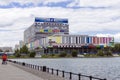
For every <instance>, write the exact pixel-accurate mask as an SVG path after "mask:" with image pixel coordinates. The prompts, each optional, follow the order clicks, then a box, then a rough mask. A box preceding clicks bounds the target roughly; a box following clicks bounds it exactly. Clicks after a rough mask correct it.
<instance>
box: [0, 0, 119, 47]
mask: <svg viewBox="0 0 120 80" xmlns="http://www.w3.org/2000/svg"><path fill="white" fill-rule="evenodd" d="M119 4H120V0H0V37H1V39H0V46H12V47H14V45H15V44H18V43H19V40H23V32H24V30H25V29H26V28H28V27H29V26H30V25H31V24H33V22H34V18H35V17H49V18H68V19H69V25H70V26H69V27H70V34H81V35H84V34H86V35H96V36H112V37H115V41H116V42H120V28H119V27H120V5H119Z"/></svg>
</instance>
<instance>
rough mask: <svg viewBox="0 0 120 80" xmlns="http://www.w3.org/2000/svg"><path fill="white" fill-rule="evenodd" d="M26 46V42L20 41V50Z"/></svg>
mask: <svg viewBox="0 0 120 80" xmlns="http://www.w3.org/2000/svg"><path fill="white" fill-rule="evenodd" d="M23 46H24V41H22V40H21V41H19V48H22V47H23Z"/></svg>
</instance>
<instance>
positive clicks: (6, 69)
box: [0, 60, 64, 80]
mask: <svg viewBox="0 0 120 80" xmlns="http://www.w3.org/2000/svg"><path fill="white" fill-rule="evenodd" d="M0 80H64V79H63V78H61V77H58V76H54V75H51V74H48V73H45V72H41V71H37V70H33V69H30V68H27V67H24V66H21V65H17V64H13V63H8V64H7V65H2V64H1V60H0Z"/></svg>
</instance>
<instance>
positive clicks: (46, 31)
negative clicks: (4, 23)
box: [24, 17, 114, 53]
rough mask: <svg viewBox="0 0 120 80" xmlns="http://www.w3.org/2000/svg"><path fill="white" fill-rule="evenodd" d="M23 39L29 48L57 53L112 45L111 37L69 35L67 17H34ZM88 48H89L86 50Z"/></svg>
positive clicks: (112, 39)
mask: <svg viewBox="0 0 120 80" xmlns="http://www.w3.org/2000/svg"><path fill="white" fill-rule="evenodd" d="M24 41H25V44H26V45H27V46H28V48H29V49H36V48H38V47H39V48H40V49H42V50H43V52H44V53H59V52H61V51H63V50H66V51H69V52H71V50H72V49H76V50H77V51H78V52H79V53H82V52H83V49H84V51H90V50H91V49H92V48H96V47H97V48H103V47H107V46H113V43H114V38H113V37H97V36H89V35H70V34H69V23H68V20H67V19H60V18H39V17H37V18H35V22H34V23H33V25H31V26H30V27H29V28H28V29H26V30H25V31H24ZM88 49H89V50H88Z"/></svg>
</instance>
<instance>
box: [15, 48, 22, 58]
mask: <svg viewBox="0 0 120 80" xmlns="http://www.w3.org/2000/svg"><path fill="white" fill-rule="evenodd" d="M14 55H15V57H20V56H21V54H20V50H19V49H17V50H15V54H14Z"/></svg>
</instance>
